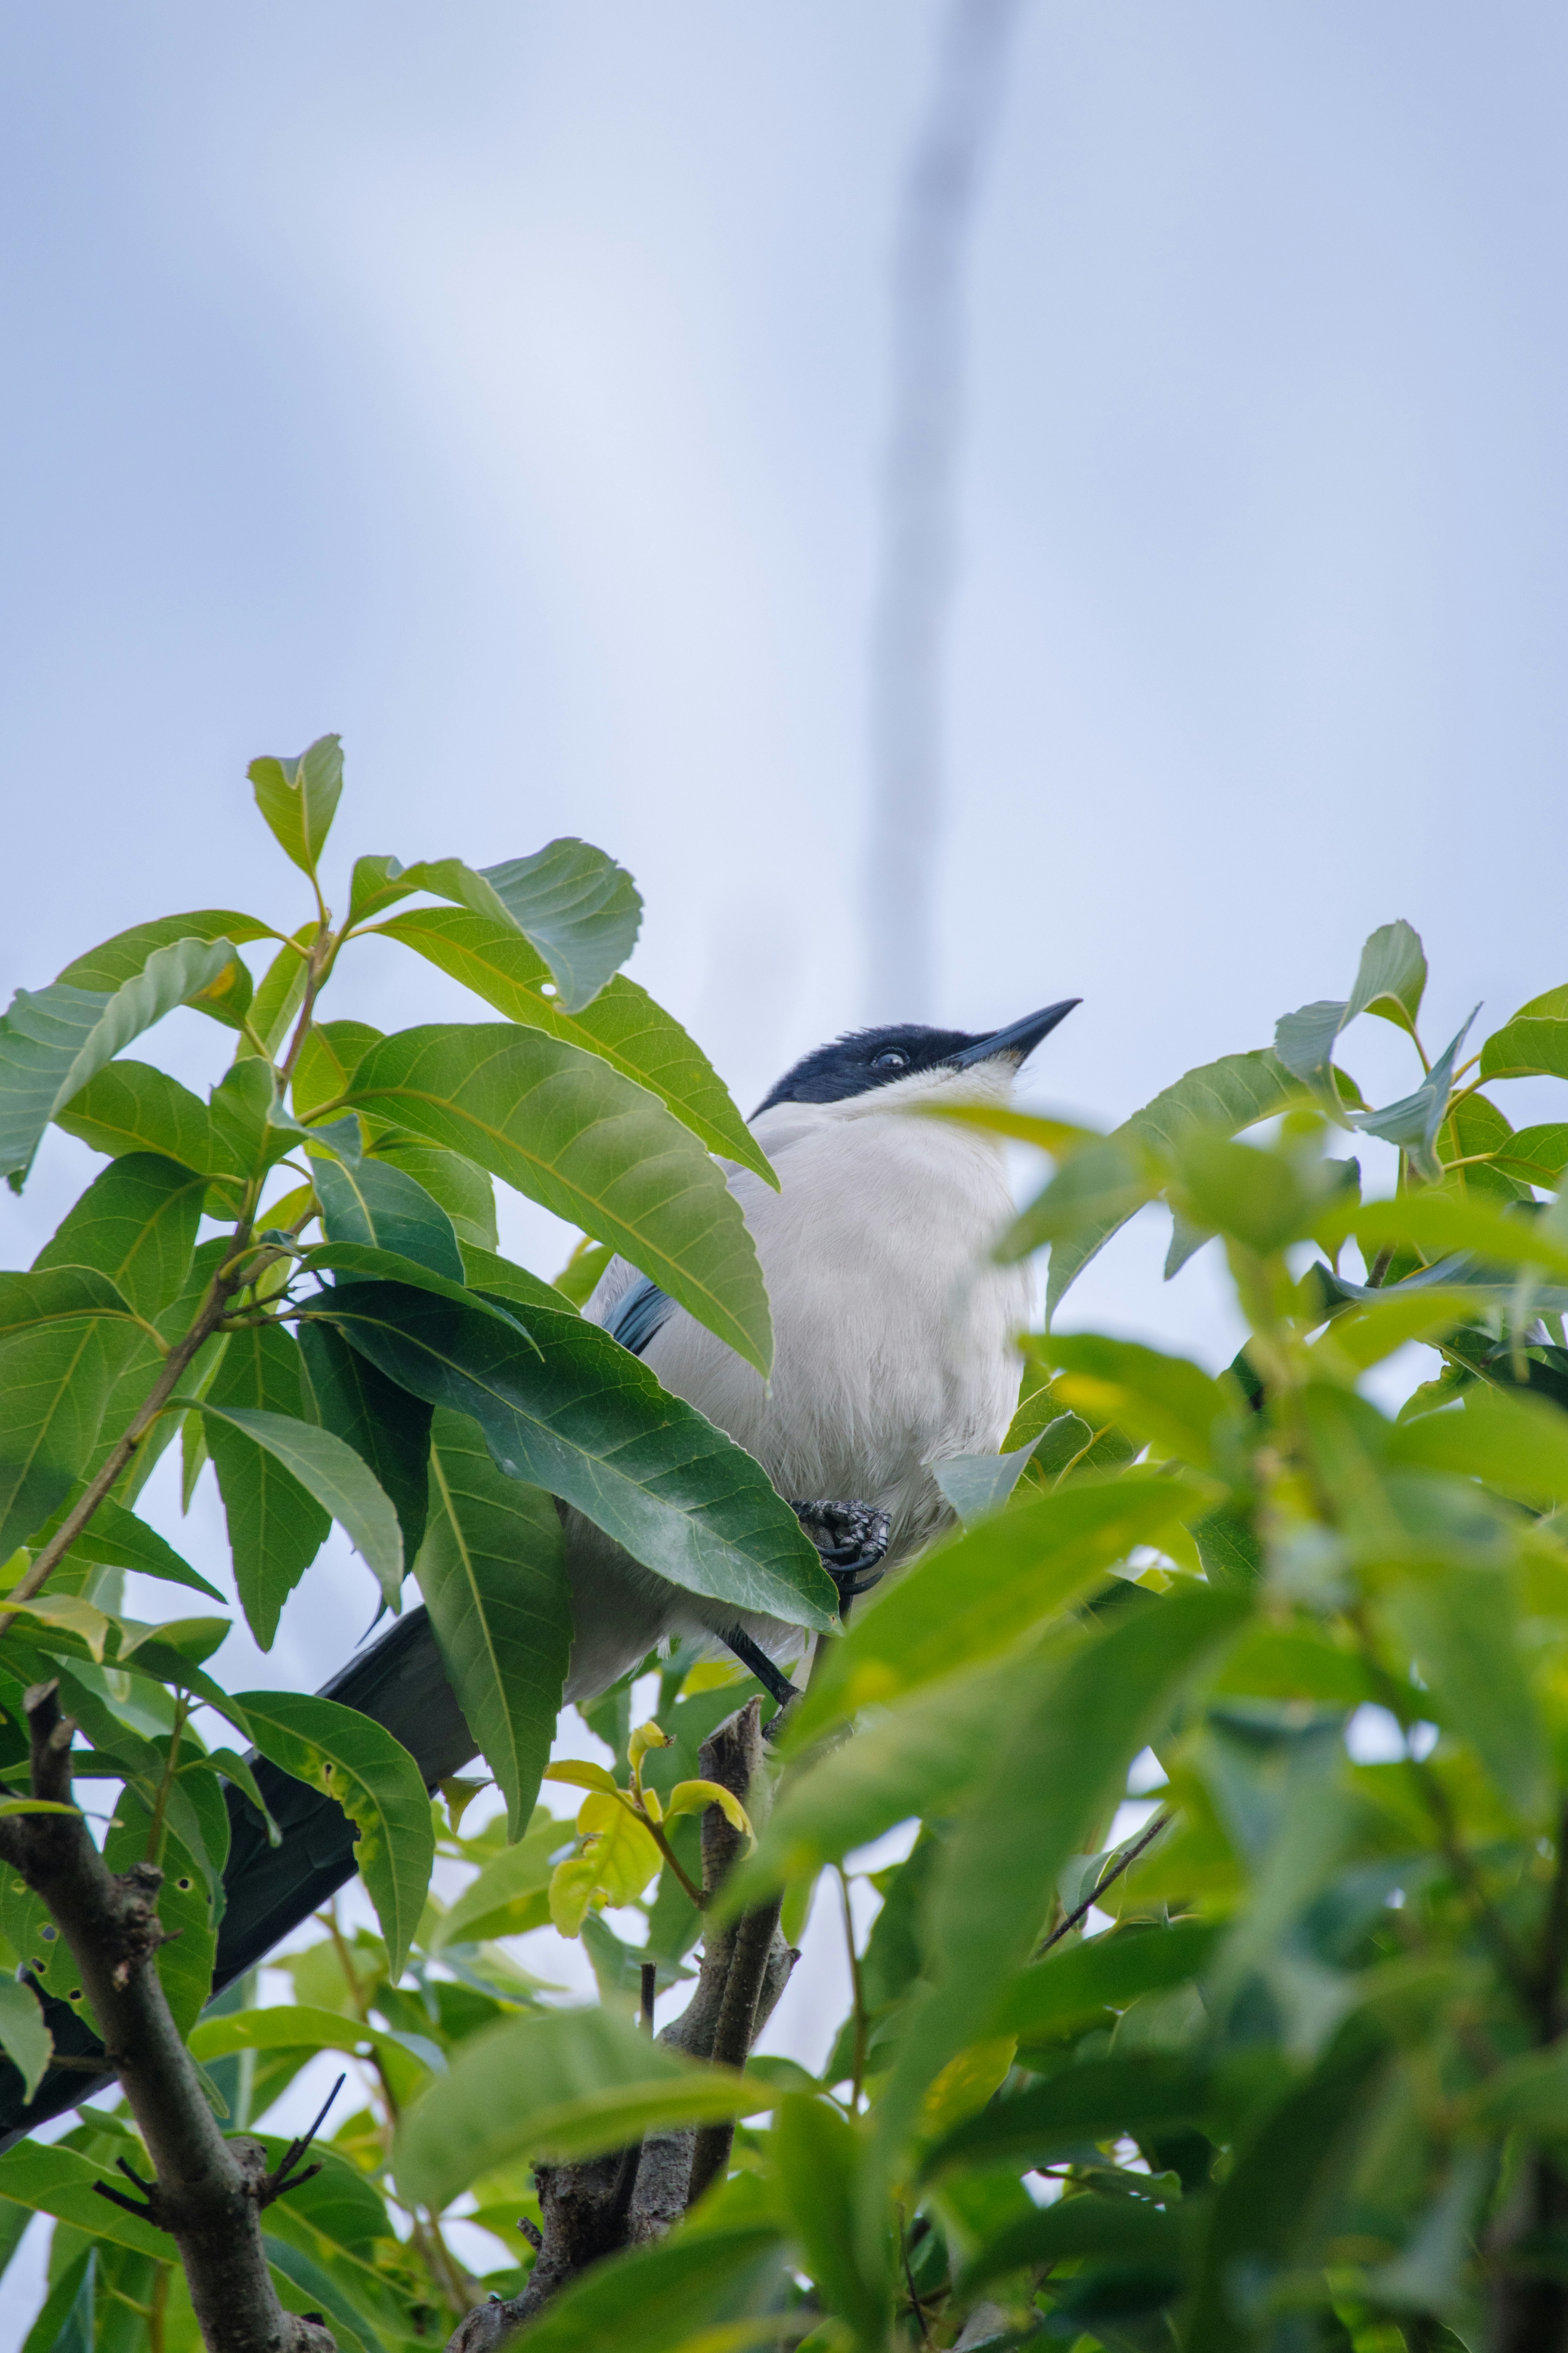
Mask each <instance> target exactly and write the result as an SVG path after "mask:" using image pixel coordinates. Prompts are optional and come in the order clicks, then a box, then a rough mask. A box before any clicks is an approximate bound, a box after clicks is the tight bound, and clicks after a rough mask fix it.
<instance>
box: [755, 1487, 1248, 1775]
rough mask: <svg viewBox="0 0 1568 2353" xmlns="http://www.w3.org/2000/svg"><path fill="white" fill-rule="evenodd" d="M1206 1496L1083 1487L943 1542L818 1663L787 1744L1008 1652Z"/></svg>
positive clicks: (799, 1743) (1198, 1491)
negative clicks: (863, 1709)
mask: <svg viewBox="0 0 1568 2353" xmlns="http://www.w3.org/2000/svg"><path fill="white" fill-rule="evenodd" d="M1210 1493H1213V1490H1212V1489H1206V1490H1205V1488H1202V1487H1200V1486H1198V1485H1197V1484H1196V1483H1195V1482H1190V1481H1186V1480H1182V1479H1176V1478H1169V1479H1120V1480H1112V1481H1110V1482H1106V1483H1105V1484H1103V1485H1100V1484H1090V1483H1089V1482H1087V1481H1086V1482H1082V1483H1081V1484H1075V1485H1073V1486H1070V1487H1066V1488H1062V1489H1060V1490H1058V1492H1056V1493H1051V1494H1048V1495H1041V1496H1038V1497H1036V1498H1033V1499H1031V1500H1030V1501H1029V1502H1028V1503H1026V1504H1019V1505H1017V1506H1016V1508H1015V1509H1014V1510H1012V1511H1010V1512H1005V1513H1003V1514H1001V1516H1000V1517H999V1518H997V1519H994V1520H987V1521H985V1522H984V1524H983V1525H981V1526H979V1527H977V1528H973V1529H971V1530H970V1531H969V1533H968V1534H967V1535H962V1536H956V1537H953V1538H952V1539H951V1540H950V1541H949V1542H948V1543H946V1544H944V1545H939V1546H936V1547H935V1548H934V1549H933V1550H932V1551H931V1552H929V1553H927V1554H926V1555H925V1556H924V1557H923V1558H922V1559H921V1560H918V1561H917V1562H916V1563H915V1564H914V1566H913V1567H912V1568H910V1569H907V1570H906V1571H905V1572H904V1574H903V1576H902V1577H900V1579H899V1581H898V1583H897V1584H896V1585H893V1586H889V1587H888V1588H886V1589H885V1590H883V1591H880V1592H879V1593H878V1595H877V1597H876V1599H875V1601H874V1602H872V1603H871V1604H869V1605H868V1607H867V1608H866V1609H864V1611H863V1612H862V1613H858V1615H857V1617H856V1620H855V1622H854V1623H853V1624H852V1625H851V1627H850V1629H849V1631H848V1632H847V1634H846V1636H845V1638H844V1640H843V1641H841V1642H835V1643H834V1645H833V1647H832V1649H831V1650H830V1651H827V1652H826V1655H825V1656H824V1657H823V1659H822V1660H821V1662H819V1664H818V1665H817V1667H816V1672H815V1674H814V1677H813V1680H812V1685H811V1689H810V1691H809V1692H808V1694H807V1695H806V1697H805V1700H804V1701H802V1702H801V1703H799V1704H798V1706H797V1709H796V1712H795V1722H794V1723H793V1725H791V1727H790V1735H789V1746H790V1748H791V1749H792V1750H795V1751H798V1750H799V1749H800V1748H801V1747H803V1746H805V1744H806V1743H807V1742H809V1741H812V1740H815V1739H816V1737H817V1736H819V1735H820V1734H821V1733H822V1732H823V1731H825V1730H826V1728H827V1726H828V1725H831V1724H834V1723H837V1722H838V1721H839V1720H840V1719H841V1718H842V1717H844V1716H845V1715H852V1714H853V1713H854V1712H855V1710H856V1709H857V1708H859V1707H863V1706H866V1705H868V1704H877V1705H881V1704H884V1703H886V1702H887V1701H889V1700H890V1699H892V1698H894V1697H895V1696H896V1695H897V1694H900V1693H901V1692H907V1691H912V1690H914V1689H915V1688H916V1687H917V1686H918V1685H920V1684H921V1683H930V1682H932V1681H933V1680H936V1679H938V1678H940V1677H942V1676H943V1675H947V1674H952V1672H954V1671H955V1670H956V1669H957V1668H959V1667H962V1666H965V1665H968V1664H970V1663H972V1662H976V1661H979V1660H982V1659H987V1658H994V1656H995V1655H996V1653H997V1652H998V1651H1003V1650H1006V1649H1010V1648H1011V1647H1012V1645H1013V1644H1014V1643H1015V1642H1016V1641H1018V1640H1019V1639H1020V1638H1021V1637H1022V1636H1023V1635H1025V1634H1026V1633H1027V1632H1028V1631H1029V1630H1030V1629H1031V1628H1032V1627H1036V1626H1040V1625H1043V1624H1045V1623H1046V1621H1047V1620H1048V1619H1051V1618H1055V1617H1058V1616H1059V1615H1060V1613H1061V1612H1062V1611H1063V1610H1064V1609H1070V1608H1071V1607H1072V1605H1073V1604H1074V1603H1075V1602H1076V1601H1079V1600H1080V1599H1082V1598H1083V1596H1084V1595H1085V1594H1086V1593H1087V1592H1088V1591H1089V1589H1090V1588H1091V1587H1092V1586H1094V1585H1095V1584H1096V1583H1098V1581H1099V1580H1100V1577H1103V1575H1104V1574H1105V1571H1106V1570H1107V1569H1108V1568H1109V1567H1110V1565H1111V1563H1112V1562H1113V1561H1117V1560H1120V1559H1121V1557H1122V1556H1123V1555H1124V1554H1126V1553H1128V1552H1130V1551H1131V1549H1132V1547H1133V1546H1135V1545H1141V1544H1148V1543H1151V1542H1152V1541H1153V1540H1154V1538H1155V1537H1156V1536H1157V1535H1158V1533H1159V1531H1160V1530H1161V1529H1162V1528H1165V1527H1169V1526H1170V1525H1171V1524H1172V1523H1173V1521H1176V1520H1179V1519H1181V1518H1182V1517H1184V1515H1187V1514H1193V1513H1194V1512H1196V1511H1197V1510H1199V1509H1200V1508H1201V1507H1202V1504H1203V1503H1204V1500H1205V1495H1206V1494H1210Z"/></svg>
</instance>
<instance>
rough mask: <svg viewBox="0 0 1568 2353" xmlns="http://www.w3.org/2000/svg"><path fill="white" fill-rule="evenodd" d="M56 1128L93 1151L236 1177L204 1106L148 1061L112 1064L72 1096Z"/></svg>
mask: <svg viewBox="0 0 1568 2353" xmlns="http://www.w3.org/2000/svg"><path fill="white" fill-rule="evenodd" d="M55 1124H56V1125H57V1126H58V1127H63V1128H64V1129H65V1132H66V1134H68V1135H76V1136H79V1137H80V1139H81V1141H82V1142H83V1143H84V1144H89V1145H91V1146H92V1148H93V1150H94V1151H95V1152H110V1153H115V1154H120V1153H135V1152H156V1153H161V1154H162V1155H163V1156H164V1157H165V1158H167V1159H170V1160H177V1161H179V1162H180V1164H181V1165H182V1166H184V1167H186V1168H194V1169H195V1170H196V1171H197V1173H198V1174H199V1175H201V1176H207V1177H219V1178H222V1177H224V1176H234V1177H237V1176H238V1173H239V1172H238V1164H237V1161H236V1160H235V1158H234V1155H233V1154H232V1153H231V1152H230V1151H229V1149H228V1147H227V1145H226V1144H224V1143H222V1142H221V1141H220V1140H219V1137H218V1135H217V1134H216V1130H215V1129H214V1127H213V1124H212V1121H211V1119H210V1118H209V1117H208V1115H207V1107H206V1105H205V1103H202V1102H201V1101H200V1100H199V1099H198V1097H196V1096H195V1095H194V1094H192V1093H191V1092H190V1090H189V1088H188V1087H183V1086H181V1084H180V1082H179V1081H178V1080H177V1079H172V1078H170V1077H169V1075H168V1073H167V1072H166V1071H159V1070H154V1069H153V1065H152V1064H151V1063H150V1062H110V1064H109V1066H108V1067H107V1069H105V1070H101V1071H99V1073H98V1076H97V1077H96V1078H94V1079H89V1081H88V1082H87V1084H86V1086H85V1087H83V1088H82V1090H81V1092H80V1093H79V1094H77V1095H73V1096H72V1098H71V1100H70V1102H69V1103H68V1104H67V1105H66V1107H65V1109H64V1110H63V1111H62V1112H60V1113H58V1116H57V1119H56V1123H55Z"/></svg>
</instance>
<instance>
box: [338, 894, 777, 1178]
mask: <svg viewBox="0 0 1568 2353" xmlns="http://www.w3.org/2000/svg"><path fill="white" fill-rule="evenodd" d="M378 929H379V930H381V931H383V932H384V933H385V934H387V936H388V937H389V938H392V939H395V940H401V941H402V942H403V944H404V945H405V947H410V948H413V949H415V950H416V952H417V953H418V954H419V955H422V956H425V957H426V958H427V959H428V960H429V962H430V963H431V964H433V965H437V966H438V967H439V969H440V970H441V971H442V972H445V973H447V974H449V975H450V976H451V977H452V978H453V979H454V980H459V981H461V982H462V983H463V985H464V987H467V988H471V989H472V990H473V992H474V994H475V996H476V997H483V998H484V1001H485V1003H486V1004H487V1005H493V1006H494V1007H495V1008H496V1011H497V1012H498V1013H504V1014H505V1015H506V1016H507V1018H508V1019H509V1020H512V1021H519V1022H522V1023H525V1024H526V1025H527V1026H528V1027H529V1028H530V1029H542V1030H543V1031H544V1032H545V1033H546V1035H547V1036H549V1037H552V1038H558V1039H561V1041H562V1042H563V1044H564V1045H568V1046H581V1047H584V1048H585V1049H586V1050H587V1051H588V1052H589V1053H592V1054H598V1055H600V1056H602V1057H603V1059H604V1060H605V1061H606V1062H608V1063H609V1064H610V1065H611V1066H612V1068H614V1069H615V1070H617V1071H620V1073H621V1075H622V1077H623V1078H627V1079H632V1080H635V1082H637V1085H638V1086H641V1087H646V1088H647V1091H648V1092H649V1093H650V1094H655V1095H658V1098H659V1100H660V1102H661V1103H665V1104H667V1105H668V1108H669V1109H670V1110H671V1111H672V1112H673V1113H675V1115H676V1117H677V1119H679V1120H680V1121H682V1122H683V1123H684V1124H685V1125H686V1126H688V1127H689V1128H690V1130H691V1131H692V1134H694V1135H698V1136H700V1137H701V1139H702V1141H703V1143H704V1144H705V1145H707V1146H708V1148H709V1150H710V1152H716V1153H718V1154H719V1155H720V1156H721V1158H723V1159H729V1160H737V1161H739V1162H740V1163H741V1165H742V1167H746V1168H752V1169H754V1170H755V1171H756V1173H757V1175H758V1176H763V1177H765V1178H766V1179H767V1181H768V1182H769V1183H770V1184H776V1182H777V1179H776V1178H775V1177H774V1176H773V1170H772V1167H771V1166H770V1165H769V1162H768V1159H767V1155H765V1153H764V1152H763V1149H762V1146H761V1145H759V1144H758V1142H757V1140H756V1138H755V1137H754V1136H753V1135H752V1131H751V1129H750V1128H749V1127H748V1126H747V1125H746V1123H745V1121H744V1120H743V1119H742V1116H741V1114H740V1112H739V1111H738V1110H737V1108H736V1106H735V1105H734V1103H732V1102H731V1099H730V1095H729V1092H728V1090H727V1089H726V1088H725V1086H724V1083H723V1082H722V1080H721V1078H720V1077H719V1076H718V1074H717V1072H716V1071H714V1069H713V1067H712V1065H711V1063H710V1061H709V1060H708V1058H707V1056H706V1055H705V1054H704V1053H703V1051H702V1050H701V1048H700V1046H698V1045H697V1044H696V1042H695V1041H694V1040H693V1039H690V1038H689V1037H688V1036H687V1034H686V1032H685V1030H684V1029H682V1028H681V1027H680V1025H679V1022H678V1021H676V1020H674V1019H673V1018H671V1016H670V1015H669V1014H668V1013H666V1012H665V1011H664V1009H663V1008H662V1007H661V1006H658V1005H656V1004H655V1003H654V1001H653V999H652V997H649V996H648V994H647V991H646V989H642V988H639V987H637V983H636V981H635V980H627V979H626V976H625V974H620V975H617V976H616V978H615V979H614V980H612V981H610V982H609V983H608V984H607V986H606V987H604V988H603V989H601V990H600V992H599V994H598V995H597V996H596V997H595V998H594V1001H593V1003H592V1004H591V1005H588V1006H586V1007H584V1008H583V1009H581V1010H580V1011H577V1012H568V1011H567V1010H566V1009H565V1008H564V1007H563V1002H562V1000H561V999H560V998H559V997H546V996H544V995H543V994H542V986H543V984H544V982H545V981H546V979H547V977H548V967H547V965H545V963H544V961H543V959H542V957H541V956H539V955H535V953H534V951H533V949H532V948H531V946H530V945H529V944H528V942H527V941H526V940H525V939H522V938H520V937H519V935H518V934H517V933H516V932H514V931H512V930H511V929H510V927H509V926H508V925H506V924H505V923H495V922H493V921H492V920H491V919H490V918H489V916H486V915H479V914H475V913H472V912H471V911H470V910H468V908H458V907H453V908H447V907H416V908H414V909H412V910H411V911H410V912H409V913H407V914H403V915H395V916H393V917H392V919H391V920H390V921H389V922H387V923H382V924H380V925H379V926H378Z"/></svg>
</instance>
